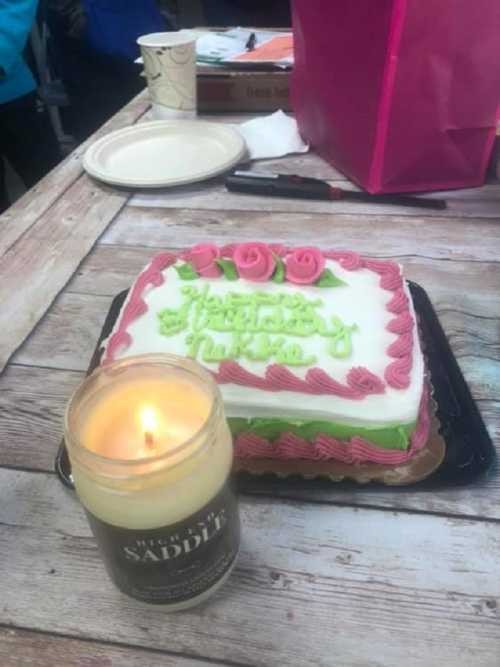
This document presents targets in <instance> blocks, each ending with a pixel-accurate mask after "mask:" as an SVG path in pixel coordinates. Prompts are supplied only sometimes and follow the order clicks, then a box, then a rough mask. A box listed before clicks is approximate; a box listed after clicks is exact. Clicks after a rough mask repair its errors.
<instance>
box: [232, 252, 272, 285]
mask: <svg viewBox="0 0 500 667" xmlns="http://www.w3.org/2000/svg"><path fill="white" fill-rule="evenodd" d="M233 262H234V263H235V264H236V268H237V270H238V273H239V276H240V278H245V279H246V280H252V281H253V282H257V283H260V282H264V281H265V280H269V278H270V277H271V276H272V274H273V271H274V269H275V267H276V260H275V259H274V255H273V253H272V250H271V249H270V248H269V246H267V245H266V244H265V243H240V245H239V246H238V247H237V248H236V250H235V251H234V253H233Z"/></svg>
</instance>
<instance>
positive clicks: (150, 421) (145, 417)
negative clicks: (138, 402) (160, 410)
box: [140, 406, 158, 447]
mask: <svg viewBox="0 0 500 667" xmlns="http://www.w3.org/2000/svg"><path fill="white" fill-rule="evenodd" d="M140 421H141V427H142V430H143V432H144V442H145V444H146V446H147V447H154V444H155V434H156V431H157V430H158V419H157V417H156V412H155V410H154V408H151V407H150V406H145V407H144V408H142V410H141V413H140Z"/></svg>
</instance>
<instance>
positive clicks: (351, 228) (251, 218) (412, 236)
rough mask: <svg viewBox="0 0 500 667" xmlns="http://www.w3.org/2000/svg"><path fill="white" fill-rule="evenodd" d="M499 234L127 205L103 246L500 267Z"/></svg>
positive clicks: (409, 222) (447, 225)
mask: <svg viewBox="0 0 500 667" xmlns="http://www.w3.org/2000/svg"><path fill="white" fill-rule="evenodd" d="M264 206H267V205H266V204H264ZM498 210H499V211H500V207H499V208H498ZM498 233H499V225H498V223H497V222H496V221H495V220H481V219H464V218H462V219H458V218H457V219H451V218H450V219H448V218H435V217H429V216H426V217H424V216H417V215H414V216H413V217H410V216H406V217H405V216H401V217H398V216H394V217H387V216H385V215H380V216H377V215H373V216H364V215H361V214H359V215H356V214H355V213H353V215H337V214H332V215H325V214H313V213H300V214H299V213H272V212H269V211H268V210H261V211H256V212H249V211H213V212H211V211H208V212H207V211H201V210H198V211H197V210H194V209H187V210H181V209H170V210H166V209H141V208H134V207H132V206H125V207H124V209H123V210H122V211H121V212H120V215H119V216H118V217H117V218H116V220H115V221H114V222H113V224H112V225H111V226H110V227H109V229H108V230H107V232H106V233H105V234H104V235H103V237H102V238H101V239H100V243H113V244H118V245H133V246H137V245H139V246H150V247H153V248H161V247H169V246H174V245H182V246H188V245H193V244H195V243H199V242H200V241H201V240H210V241H211V242H213V243H221V244H224V243H229V242H237V241H240V242H242V241H255V240H256V239H259V240H261V241H268V242H276V241H281V242H284V243H288V244H290V245H292V244H293V245H311V244H315V245H319V246H322V247H325V248H349V249H351V250H357V251H358V252H360V253H362V254H365V255H368V256H371V255H400V256H402V255H408V256H414V255H418V256H424V257H429V258H430V257H432V258H436V259H446V260H448V259H462V260H475V261H482V262H498V248H499V244H500V242H499V240H498V239H499V237H498Z"/></svg>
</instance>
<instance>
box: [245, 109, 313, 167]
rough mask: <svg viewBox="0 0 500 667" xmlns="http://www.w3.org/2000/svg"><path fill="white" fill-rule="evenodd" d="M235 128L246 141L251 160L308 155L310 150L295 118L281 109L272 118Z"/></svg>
mask: <svg viewBox="0 0 500 667" xmlns="http://www.w3.org/2000/svg"><path fill="white" fill-rule="evenodd" d="M233 127H234V128H235V129H236V130H238V132H239V133H240V134H241V135H242V137H243V139H244V140H245V142H246V145H247V148H248V156H249V159H250V160H261V159H263V158H273V157H283V156H284V155H288V154H289V153H307V151H308V150H309V146H308V145H307V144H306V143H304V142H303V141H302V138H301V136H300V134H299V130H298V128H297V121H296V120H295V118H292V117H291V116H287V115H286V114H285V113H283V111H281V109H280V110H279V111H276V112H275V113H273V114H271V115H270V116H263V117H262V118H254V119H253V120H249V121H247V122H246V123H241V125H234V126H233Z"/></svg>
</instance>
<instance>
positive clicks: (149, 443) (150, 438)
mask: <svg viewBox="0 0 500 667" xmlns="http://www.w3.org/2000/svg"><path fill="white" fill-rule="evenodd" d="M144 442H145V443H146V445H147V447H154V444H155V440H154V438H153V434H152V433H151V431H145V433H144Z"/></svg>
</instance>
